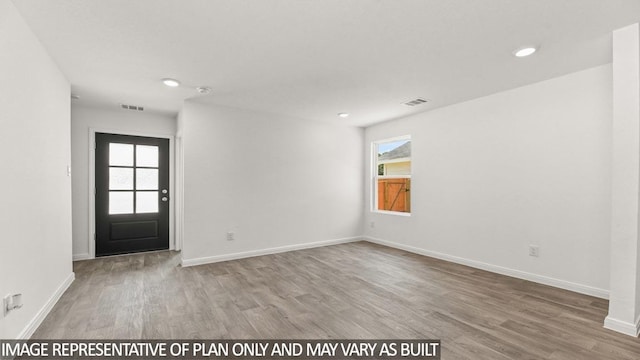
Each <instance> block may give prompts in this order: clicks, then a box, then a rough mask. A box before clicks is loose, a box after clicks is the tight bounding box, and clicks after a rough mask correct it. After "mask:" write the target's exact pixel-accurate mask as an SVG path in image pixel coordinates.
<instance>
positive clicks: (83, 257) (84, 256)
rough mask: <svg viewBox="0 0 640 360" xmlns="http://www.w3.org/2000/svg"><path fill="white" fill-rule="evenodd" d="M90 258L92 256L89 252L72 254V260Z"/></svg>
mask: <svg viewBox="0 0 640 360" xmlns="http://www.w3.org/2000/svg"><path fill="white" fill-rule="evenodd" d="M90 259H93V258H92V257H91V255H89V253H85V254H73V261H80V260H90Z"/></svg>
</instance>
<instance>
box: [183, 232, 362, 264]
mask: <svg viewBox="0 0 640 360" xmlns="http://www.w3.org/2000/svg"><path fill="white" fill-rule="evenodd" d="M362 240H363V238H362V237H359V236H358V237H349V238H343V239H334V240H325V241H316V242H312V243H306V244H295V245H287V246H280V247H274V248H267V249H260V250H251V251H245V252H240V253H233V254H224V255H216V256H208V257H201V258H195V259H184V258H183V259H182V266H183V267H188V266H196V265H204V264H211V263H216V262H222V261H229V260H237V259H244V258H249V257H254V256H262V255H271V254H278V253H283V252H288V251H295V250H303V249H311V248H316V247H321V246H328V245H337V244H345V243H350V242H354V241H362Z"/></svg>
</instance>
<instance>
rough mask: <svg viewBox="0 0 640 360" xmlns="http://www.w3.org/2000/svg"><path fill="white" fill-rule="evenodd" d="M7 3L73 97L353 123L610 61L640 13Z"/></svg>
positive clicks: (320, 2)
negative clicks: (615, 39)
mask: <svg viewBox="0 0 640 360" xmlns="http://www.w3.org/2000/svg"><path fill="white" fill-rule="evenodd" d="M13 2H14V4H15V5H16V7H17V8H18V10H19V11H20V12H21V13H22V15H23V17H24V18H25V20H26V22H27V23H28V24H29V25H30V27H31V28H32V29H33V31H34V32H35V34H36V35H37V36H38V38H39V39H40V40H41V42H42V43H43V44H44V46H45V47H46V48H47V50H48V51H49V53H50V54H51V56H52V57H53V59H54V60H55V61H56V62H57V63H58V65H59V66H60V68H61V70H62V71H63V72H64V73H65V75H66V76H67V78H68V79H69V81H70V82H71V85H72V92H73V93H74V94H77V95H79V96H80V99H79V100H74V101H79V103H84V104H89V105H94V106H112V107H114V108H115V107H118V106H119V104H120V103H125V104H132V105H138V106H144V107H145V109H146V110H147V111H158V112H163V113H171V114H175V113H177V112H178V111H179V110H180V108H181V106H182V102H183V101H184V100H185V99H189V98H194V99H196V101H199V102H206V103H212V104H218V105H224V106H231V107H237V108H246V109H252V110H256V111H261V112H267V113H273V114H283V115H288V116H292V117H296V118H300V119H301V120H319V121H326V122H332V123H340V124H346V125H350V126H367V125H370V124H373V123H377V122H381V121H385V120H390V119H394V118H398V117H402V116H406V115H409V114H412V113H416V112H422V111H428V110H431V109H434V108H438V107H442V106H446V105H449V104H453V103H458V102H461V101H465V100H470V99H473V98H477V97H481V96H485V95H489V94H492V93H496V92H499V91H503V90H507V89H511V88H515V87H518V86H522V85H526V84H530V83H534V82H538V81H542V80H545V79H549V78H553V77H556V76H559V75H562V74H567V73H570V72H575V71H579V70H582V69H586V68H589V67H593V66H597V65H600V64H605V63H608V62H610V61H611V31H612V30H615V29H618V28H621V27H624V26H626V25H629V24H632V23H635V22H639V21H640V0H562V1H559V0H261V1H258V0H108V1H104V0H56V1H42V0H13ZM530 44H532V45H536V46H539V47H540V50H539V51H538V52H537V53H535V54H534V55H532V56H530V57H527V58H516V57H514V56H513V55H512V52H513V51H514V50H515V49H516V48H519V47H521V46H524V45H530ZM165 77H170V78H176V79H179V80H180V81H181V82H182V85H181V86H180V87H178V88H169V87H166V86H164V85H163V84H162V82H161V81H160V79H161V78H165ZM202 85H206V86H210V87H211V88H212V89H213V91H212V92H211V93H210V94H208V95H200V94H199V93H198V92H197V91H196V90H195V87H196V86H202ZM418 97H422V98H424V99H429V100H430V101H429V102H428V103H426V104H423V105H419V106H415V107H408V106H406V105H403V104H402V103H404V102H407V101H409V100H413V99H415V98H418ZM340 112H347V113H350V114H351V116H350V117H348V118H341V117H338V116H337V114H338V113H340Z"/></svg>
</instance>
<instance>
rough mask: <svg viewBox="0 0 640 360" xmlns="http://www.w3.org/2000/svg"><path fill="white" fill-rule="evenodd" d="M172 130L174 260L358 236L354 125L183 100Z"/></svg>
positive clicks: (357, 135) (358, 140)
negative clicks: (180, 207)
mask: <svg viewBox="0 0 640 360" xmlns="http://www.w3.org/2000/svg"><path fill="white" fill-rule="evenodd" d="M181 124H182V129H180V130H179V131H180V132H181V134H182V143H183V148H184V153H183V157H184V243H183V253H182V256H183V264H187V265H189V264H195V263H201V262H208V261H215V260H217V259H221V258H230V257H238V256H246V255H249V254H255V253H256V251H258V252H259V251H268V250H267V249H274V248H282V247H290V246H295V247H299V246H305V245H304V244H307V245H308V244H310V243H313V242H319V241H327V240H336V239H345V238H352V237H357V236H359V235H361V233H362V221H361V218H362V210H361V209H362V203H363V188H362V177H363V176H364V173H363V166H362V158H363V156H364V155H363V152H362V149H363V142H362V140H363V130H362V129H360V128H350V127H338V126H331V125H327V124H322V123H311V122H308V121H303V120H298V119H290V118H284V117H281V116H276V115H269V114H262V113H256V112H252V111H245V110H238V109H231V108H224V107H216V106H213V105H202V104H197V103H193V102H189V101H187V102H185V106H184V108H183V110H182V114H181ZM228 231H232V232H234V233H235V237H236V240H234V241H227V240H226V234H227V232H228Z"/></svg>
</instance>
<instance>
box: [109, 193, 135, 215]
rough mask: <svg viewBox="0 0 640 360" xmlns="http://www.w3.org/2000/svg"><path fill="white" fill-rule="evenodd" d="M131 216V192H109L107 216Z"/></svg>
mask: <svg viewBox="0 0 640 360" xmlns="http://www.w3.org/2000/svg"><path fill="white" fill-rule="evenodd" d="M114 214H133V191H109V215H114Z"/></svg>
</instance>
